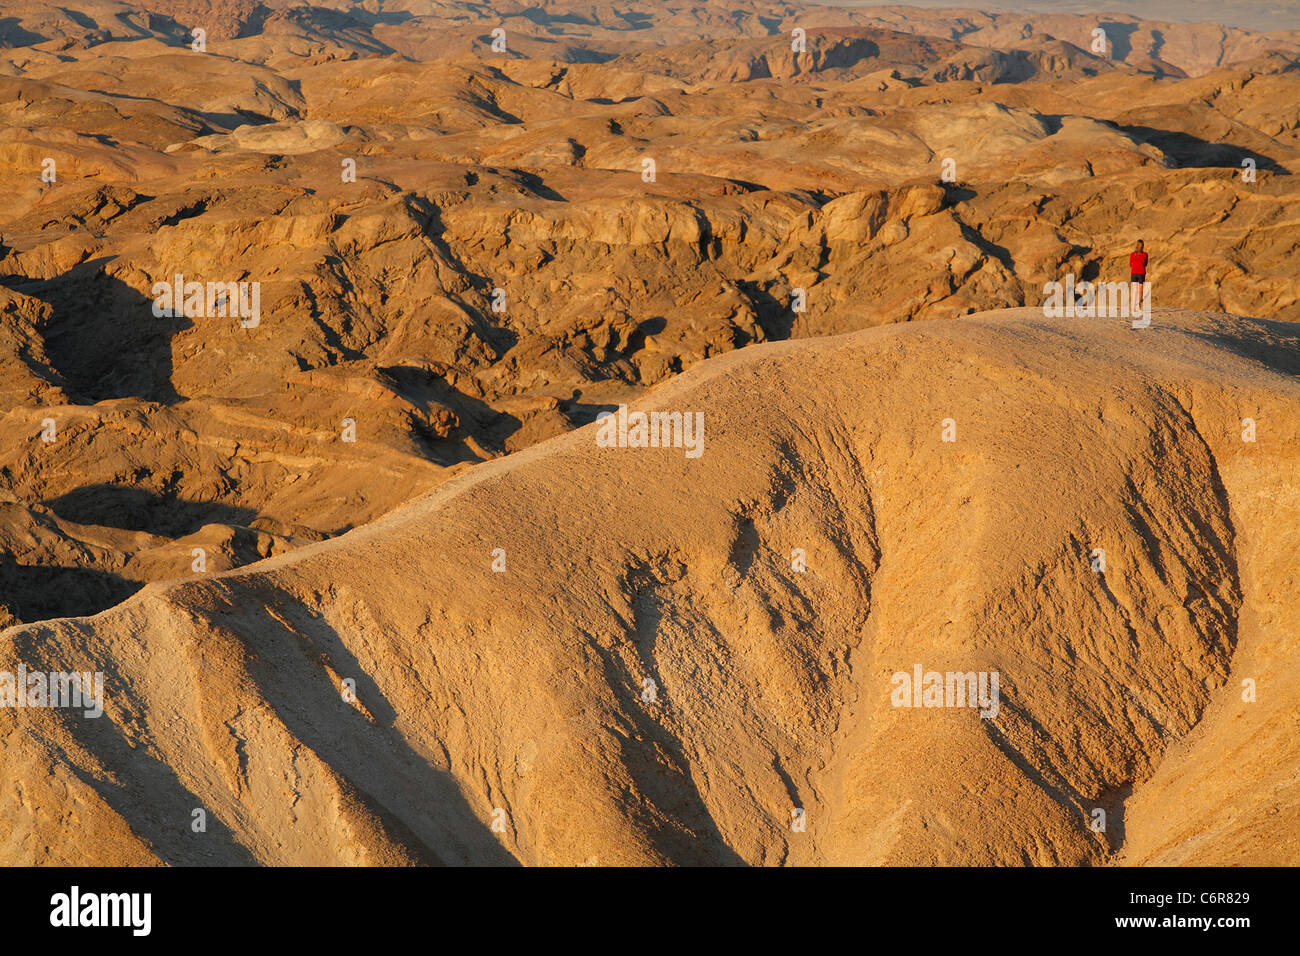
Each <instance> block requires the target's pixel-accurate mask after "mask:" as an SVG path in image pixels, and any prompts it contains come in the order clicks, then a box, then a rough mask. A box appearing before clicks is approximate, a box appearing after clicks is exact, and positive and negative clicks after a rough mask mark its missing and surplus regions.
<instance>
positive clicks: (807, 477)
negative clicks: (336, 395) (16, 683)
mask: <svg viewBox="0 0 1300 956" xmlns="http://www.w3.org/2000/svg"><path fill="white" fill-rule="evenodd" d="M1297 370H1300V338H1297V336H1296V335H1295V333H1294V331H1293V330H1292V327H1291V326H1288V325H1286V324H1283V323H1271V322H1262V321H1258V320H1247V319H1239V318H1231V317H1226V316H1217V315H1213V314H1209V313H1196V312H1187V311H1163V312H1158V313H1157V314H1156V315H1155V317H1154V321H1153V324H1152V326H1151V328H1149V329H1144V330H1134V329H1131V328H1129V327H1128V326H1127V324H1126V323H1119V322H1114V321H1107V320H1094V321H1083V322H1080V323H1077V324H1073V325H1069V326H1066V325H1062V324H1059V323H1054V322H1050V321H1047V320H1045V319H1043V318H1042V316H1041V314H1036V313H1035V312H1033V311H1031V310H1017V311H1011V312H1005V313H995V314H989V315H982V316H977V317H970V318H966V319H961V320H954V321H950V322H937V323H927V324H924V325H911V326H904V327H900V326H888V327H883V328H878V329H872V330H869V331H865V332H860V333H856V334H852V335H847V336H843V337H837V338H833V339H827V340H818V341H812V342H800V343H794V342H792V343H783V344H774V345H764V346H755V347H751V348H747V349H745V350H743V351H741V352H737V353H733V354H731V355H728V356H724V357H720V358H717V359H714V360H712V361H710V362H707V363H705V364H703V365H701V366H699V367H697V368H696V369H693V370H691V371H689V372H687V373H684V374H683V375H681V376H679V377H677V378H675V379H674V380H673V381H672V382H670V383H668V384H665V385H664V386H661V387H659V388H657V389H654V390H653V391H651V392H650V393H649V394H647V395H646V396H644V397H643V398H642V399H641V400H640V401H638V402H637V403H636V404H635V405H634V406H633V408H634V410H635V409H642V410H663V411H679V412H685V413H691V412H695V411H701V412H703V415H704V423H705V424H704V441H705V444H704V452H703V454H702V455H699V456H698V457H691V456H689V455H688V454H686V453H685V451H684V450H683V448H670V447H660V448H634V447H622V448H619V447H600V445H598V443H597V441H596V434H597V430H598V427H599V426H596V425H592V426H588V427H585V428H582V429H579V430H577V431H574V432H572V433H570V434H568V435H565V436H562V437H558V438H555V439H552V440H550V441H548V442H544V443H542V444H540V445H537V446H535V447H533V448H530V449H527V450H524V451H521V452H518V453H516V454H514V455H511V456H510V457H508V458H506V459H504V460H502V461H499V462H493V463H490V464H485V465H481V466H479V467H477V468H475V469H473V470H472V471H470V472H469V473H467V474H465V475H463V476H461V477H459V478H457V479H455V480H453V481H451V482H449V483H447V484H444V485H443V486H442V487H441V488H439V489H438V490H437V491H435V492H434V493H432V494H431V495H430V496H427V497H425V498H422V499H421V500H419V501H416V502H413V503H411V504H409V505H407V506H405V507H403V508H400V509H398V510H397V511H395V512H393V513H392V514H390V515H388V516H387V517H385V518H383V519H380V520H379V521H376V522H373V523H371V524H370V525H368V526H367V527H365V528H362V529H359V530H357V531H354V532H353V533H351V534H349V535H346V536H344V537H342V538H339V539H337V540H334V541H329V542H325V543H322V544H317V545H313V546H310V547H307V548H303V549H300V550H297V551H295V552H293V553H291V554H288V555H285V556H281V557H276V558H272V559H270V560H268V561H264V562H262V563H260V564H258V565H256V566H255V567H254V568H250V569H248V570H245V571H236V572H230V573H226V574H221V575H209V576H207V577H206V578H203V579H199V580H192V581H188V582H178V583H173V584H168V585H151V586H149V587H148V588H146V589H145V591H144V592H143V593H141V594H140V595H138V596H136V597H134V598H132V599H131V600H129V601H128V602H126V603H125V604H123V605H122V606H120V607H118V608H115V609H113V610H111V611H108V612H106V613H104V614H101V615H99V616H97V617H94V618H90V619H84V620H67V621H55V622H49V623H45V624H41V625H36V626H32V627H28V628H26V629H22V630H17V631H10V632H9V633H8V634H7V635H6V637H7V647H6V650H5V655H6V662H5V667H6V668H8V669H9V670H11V671H12V670H15V669H16V667H17V663H18V661H23V662H25V664H26V666H27V668H29V669H30V670H33V671H35V670H51V669H56V668H55V667H54V665H55V664H56V663H58V662H62V664H63V665H65V666H66V667H68V668H74V669H78V670H83V671H96V670H100V671H103V672H104V673H105V695H104V696H105V714H104V716H103V717H102V718H99V719H86V718H84V717H82V716H81V715H80V714H70V713H69V712H67V711H57V710H30V709H29V710H21V711H20V710H0V719H2V720H4V722H5V727H4V732H3V733H0V741H2V742H3V743H2V744H0V745H2V746H3V748H4V756H3V765H4V768H5V778H6V779H7V780H10V781H15V784H14V785H13V786H11V787H9V788H6V790H5V792H4V799H5V801H6V805H5V806H4V807H3V818H4V819H6V820H9V821H12V822H13V826H14V830H13V833H12V835H11V836H10V837H9V839H8V840H7V841H6V843H5V858H6V860H7V861H9V862H32V861H36V862H73V861H76V860H77V859H78V854H79V853H80V852H81V851H80V849H79V848H80V847H83V846H85V845H86V840H87V837H86V834H87V833H90V834H92V835H93V842H92V845H94V846H96V847H98V848H99V851H98V852H99V853H100V861H101V862H143V861H150V860H162V861H165V862H172V863H186V862H188V863H193V862H218V861H220V862H239V861H249V860H256V861H259V862H264V863H362V862H364V863H379V862H398V861H424V862H435V861H440V862H445V863H462V862H476V863H484V862H499V861H505V860H508V859H514V860H518V861H521V862H524V863H568V864H571V863H583V862H588V863H663V862H676V863H702V862H724V863H725V862H746V863H817V862H834V863H1004V864H1005V863H1012V864H1014V863H1036V864H1053V863H1055V864H1079V863H1101V862H1105V861H1108V860H1114V859H1120V860H1123V861H1125V862H1131V863H1139V862H1148V861H1166V862H1200V863H1205V862H1208V863H1227V862H1238V861H1242V860H1248V861H1250V862H1254V863H1294V862H1295V860H1296V856H1295V854H1296V845H1295V834H1296V832H1297V823H1300V820H1297V808H1298V807H1300V802H1298V801H1297V800H1296V786H1297V784H1296V781H1297V779H1300V776H1298V775H1297V770H1300V749H1298V745H1297V741H1298V740H1300V735H1297V734H1295V733H1294V724H1295V714H1296V713H1297V703H1300V702H1298V701H1297V699H1296V686H1297V685H1296V682H1295V680H1294V676H1295V671H1296V667H1297V664H1296V657H1295V654H1294V649H1293V648H1292V647H1291V644H1292V638H1293V636H1294V633H1295V628H1296V626H1297V624H1298V623H1300V620H1298V615H1297V608H1300V593H1298V592H1297V588H1300V582H1298V581H1297V578H1296V572H1295V568H1296V567H1297V563H1296V561H1297V558H1300V532H1298V530H1297V529H1300V485H1297V481H1296V476H1297V475H1298V474H1300V468H1297V465H1300V461H1298V458H1300V385H1297V380H1296V372H1297ZM1243 418H1250V419H1252V420H1253V421H1254V422H1255V423H1256V426H1257V429H1258V431H1257V440H1256V441H1255V442H1244V441H1243V440H1242V435H1241V432H1242V419H1243ZM945 419H952V420H953V423H954V427H955V440H954V441H945V440H944V439H943V429H944V428H945V424H944V420H945ZM497 549H502V550H501V551H497ZM1096 549H1102V550H1104V558H1103V561H1104V570H1102V571H1098V570H1095V569H1094V568H1095V566H1096ZM792 555H794V556H795V560H793V561H792ZM498 559H499V560H498ZM917 664H920V665H923V666H924V667H925V668H926V669H927V670H930V669H933V670H936V671H940V672H946V671H959V672H966V671H983V672H997V673H998V674H999V675H1000V679H1001V702H1000V707H999V708H998V710H997V713H996V714H995V716H993V717H992V718H991V719H988V718H984V717H981V716H980V712H978V711H976V710H973V709H969V708H961V707H959V708H956V709H924V708H923V709H911V708H908V707H898V706H892V705H891V704H892V702H893V698H892V692H893V688H892V687H891V674H893V673H895V672H911V671H912V669H913V667H914V666H915V665H917ZM1247 678H1249V679H1250V680H1251V681H1253V682H1254V684H1255V686H1256V687H1257V694H1258V698H1257V701H1256V702H1254V703H1246V702H1243V700H1242V682H1243V680H1245V679H1247ZM348 681H351V682H352V683H351V685H349V684H348V683H347V682H348ZM647 682H650V683H647ZM349 686H351V687H355V702H352V701H350V700H349V699H348V696H349V695H348V694H347V690H348V688H349ZM647 689H653V691H654V692H653V693H650V694H648V695H647V693H646V691H647ZM1288 726H1289V727H1290V729H1289V730H1288V729H1287V728H1288ZM1157 807H1158V810H1157V809H1155V808H1157ZM195 808H205V809H206V811H207V813H208V819H209V821H210V822H209V830H208V832H207V833H206V834H202V835H196V834H194V833H192V832H191V831H190V827H189V821H190V819H191V813H192V811H193V810H194V809H195ZM795 808H798V809H802V810H803V811H804V813H805V817H804V819H805V821H806V824H807V829H806V831H805V832H792V829H791V827H790V821H791V814H792V812H793V810H794V809H795ZM1095 808H1104V809H1105V810H1106V811H1107V812H1108V813H1109V814H1110V817H1111V820H1112V823H1111V824H1110V825H1109V826H1108V828H1107V829H1106V831H1105V833H1104V834H1099V833H1096V832H1094V831H1093V830H1092V829H1091V828H1090V826H1089V824H1090V820H1091V813H1092V811H1093V809H1095ZM67 814H72V815H74V816H75V817H76V819H77V821H78V829H77V831H76V836H75V838H74V837H73V836H72V834H71V831H69V830H67V829H66V828H65V827H64V826H63V825H62V823H61V822H60V821H61V820H63V819H64V818H65V816H66V815H67ZM494 814H495V815H494ZM494 821H498V822H500V821H504V822H503V825H502V830H503V832H500V833H494V832H493V830H492V824H493V822H494Z"/></svg>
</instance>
